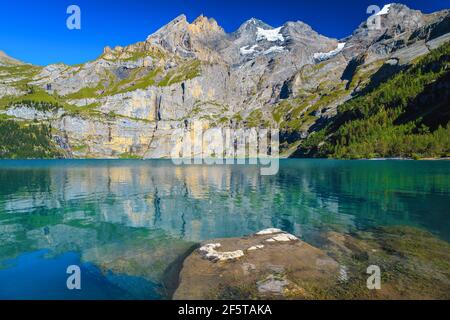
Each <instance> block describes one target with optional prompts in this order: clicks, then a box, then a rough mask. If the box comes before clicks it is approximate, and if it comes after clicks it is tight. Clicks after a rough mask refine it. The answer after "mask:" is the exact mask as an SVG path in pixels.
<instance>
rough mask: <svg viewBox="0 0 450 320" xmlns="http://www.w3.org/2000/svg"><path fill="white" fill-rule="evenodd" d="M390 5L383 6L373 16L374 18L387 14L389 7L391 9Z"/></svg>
mask: <svg viewBox="0 0 450 320" xmlns="http://www.w3.org/2000/svg"><path fill="white" fill-rule="evenodd" d="M392 5H393V4H392V3H391V4H387V5H385V6H384V7H383V9H381V11H380V12H378V13H376V14H375V16H383V15H385V14H388V13H389V10H390V9H391V7H392Z"/></svg>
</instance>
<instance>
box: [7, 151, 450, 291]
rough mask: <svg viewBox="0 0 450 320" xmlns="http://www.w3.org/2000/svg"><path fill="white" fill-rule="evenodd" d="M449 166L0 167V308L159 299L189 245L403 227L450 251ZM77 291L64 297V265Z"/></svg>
mask: <svg viewBox="0 0 450 320" xmlns="http://www.w3.org/2000/svg"><path fill="white" fill-rule="evenodd" d="M449 208H450V162H448V161H436V162H434V161H424V162H415V161H333V160H283V161H282V162H281V167H280V171H279V173H278V174H277V175H275V176H261V175H260V170H259V168H258V167H256V166H237V165H236V166H206V165H205V166H181V167H179V166H174V165H173V164H172V163H171V162H170V161H155V160H152V161H126V160H117V161H106V160H78V161H76V160H64V161H63V160H61V161H0V299H160V298H165V297H166V296H165V292H164V290H163V288H162V284H161V281H162V279H163V278H164V277H165V276H166V275H167V270H168V269H169V266H170V265H171V264H172V263H173V262H174V261H175V260H176V259H177V258H178V257H179V256H180V255H183V254H184V253H185V252H186V251H187V250H188V249H189V248H190V247H191V246H192V244H194V243H197V242H199V241H202V240H206V239H212V238H219V237H237V236H243V235H248V234H251V233H253V232H256V231H259V230H261V229H264V228H268V227H278V228H281V229H284V230H286V231H289V232H291V233H293V234H295V235H297V236H299V237H301V238H302V239H304V240H306V241H309V242H311V243H313V244H314V241H315V239H316V236H317V235H318V234H320V233H321V232H324V231H328V230H336V231H339V232H344V233H351V232H353V231H358V230H366V229H370V228H373V227H377V226H386V225H408V226H414V227H418V228H422V229H425V230H428V231H430V232H432V233H434V234H435V235H436V236H438V237H440V238H441V239H444V240H446V241H449V240H450V219H449V215H450V210H449ZM74 264H75V265H79V266H80V267H81V269H82V290H81V291H69V290H68V289H67V287H66V280H67V277H68V275H67V274H66V269H67V267H68V266H69V265H74Z"/></svg>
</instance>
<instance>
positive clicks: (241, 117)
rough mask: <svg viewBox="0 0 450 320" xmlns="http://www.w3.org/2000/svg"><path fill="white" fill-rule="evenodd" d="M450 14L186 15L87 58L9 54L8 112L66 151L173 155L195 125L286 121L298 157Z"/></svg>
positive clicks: (2, 76) (424, 48)
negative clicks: (40, 59)
mask: <svg viewBox="0 0 450 320" xmlns="http://www.w3.org/2000/svg"><path fill="white" fill-rule="evenodd" d="M449 21H450V12H449V11H448V10H446V11H441V12H436V13H433V14H423V13H421V12H420V11H416V10H412V9H409V8H408V7H406V6H404V5H401V4H392V5H388V6H386V7H385V8H383V10H382V11H381V12H380V13H378V14H377V15H376V16H374V17H372V18H371V19H369V20H368V22H364V23H362V24H361V25H360V26H359V27H358V28H357V30H355V31H354V32H353V34H352V35H350V36H349V37H347V38H345V39H331V38H328V37H326V36H324V35H320V34H319V33H317V32H315V31H314V30H313V29H312V28H311V27H310V26H308V25H307V24H305V23H303V22H300V21H297V22H287V23H285V24H284V25H282V26H280V27H277V28H274V27H271V26H269V25H267V24H266V23H264V22H262V21H260V20H257V19H251V20H249V21H247V22H245V23H244V24H242V26H241V27H240V28H239V29H238V30H237V31H235V32H233V33H226V32H225V31H224V30H223V29H222V28H221V27H220V26H219V25H218V23H217V22H216V21H215V20H214V19H210V18H206V17H203V16H200V17H198V18H197V19H196V20H195V21H194V22H192V23H189V22H188V21H187V19H186V17H185V16H184V15H182V16H179V17H177V18H176V19H174V20H173V21H171V22H170V23H168V24H167V25H166V26H164V27H162V28H161V29H159V30H158V31H157V32H155V33H154V34H152V35H150V36H149V37H148V38H147V39H146V40H145V41H142V42H139V43H136V44H132V45H129V46H126V47H115V48H109V47H107V48H105V49H104V52H103V53H102V55H101V56H100V57H98V59H96V60H94V61H90V62H87V63H84V64H81V65H76V66H68V65H64V64H55V65H49V66H47V67H44V68H41V67H36V66H32V65H28V64H23V63H20V62H18V61H16V60H14V59H12V58H9V57H7V56H6V55H5V54H3V53H1V54H0V112H1V115H0V116H1V118H2V121H15V122H20V123H21V126H23V125H28V124H30V123H35V120H36V121H37V122H38V123H41V124H45V125H48V126H49V127H50V128H51V133H50V136H49V144H51V145H52V148H58V149H60V151H61V152H60V154H61V156H64V157H75V158H84V157H94V158H119V157H137V158H168V157H170V152H171V150H172V149H173V146H174V144H176V143H177V142H175V141H174V140H173V133H174V131H175V130H178V131H180V130H181V131H184V132H185V133H186V134H189V133H190V132H191V131H192V130H193V123H194V122H195V121H196V120H203V121H204V123H205V126H206V127H220V128H230V129H233V130H236V129H239V128H254V127H266V128H267V127H272V128H273V127H277V128H280V129H281V132H282V137H281V139H282V141H281V142H282V151H283V153H284V154H285V155H291V154H292V153H294V152H295V151H296V150H297V149H298V147H299V145H300V143H301V141H303V139H305V138H307V137H308V136H310V135H311V134H312V133H314V132H315V131H317V130H319V129H320V128H321V125H322V124H323V123H324V122H326V121H327V120H328V119H332V118H333V117H334V116H335V115H336V113H337V108H338V106H340V105H341V104H343V103H344V102H346V101H348V100H350V99H352V98H353V97H354V96H355V95H357V94H358V93H360V92H363V91H364V89H365V88H366V87H367V86H368V85H372V86H376V85H378V84H379V83H381V82H383V81H385V80H386V79H388V78H389V77H391V76H392V75H393V74H395V73H397V72H399V71H400V70H403V68H406V67H408V66H410V65H412V64H414V63H415V62H416V61H417V59H418V58H419V57H421V56H424V55H426V54H428V53H429V52H430V51H431V50H433V49H435V48H437V47H439V46H441V45H442V44H444V43H446V42H447V41H448V40H449V39H450V25H449ZM374 75H375V76H376V77H375V78H374ZM374 79H375V80H376V81H375V82H374V81H373V80H374ZM37 102H39V103H41V102H45V103H49V104H52V105H53V106H54V107H52V108H46V109H45V110H42V104H39V103H37ZM39 106H41V108H40V107H39ZM206 156H211V155H206ZM2 157H8V152H6V151H5V152H3V153H2Z"/></svg>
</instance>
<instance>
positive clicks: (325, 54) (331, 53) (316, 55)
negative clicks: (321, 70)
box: [314, 43, 345, 61]
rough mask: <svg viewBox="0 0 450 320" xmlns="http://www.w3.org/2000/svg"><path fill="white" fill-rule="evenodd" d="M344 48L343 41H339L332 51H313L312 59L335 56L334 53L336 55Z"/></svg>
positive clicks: (317, 59)
mask: <svg viewBox="0 0 450 320" xmlns="http://www.w3.org/2000/svg"><path fill="white" fill-rule="evenodd" d="M344 48H345V43H339V44H338V46H337V48H336V49H334V50H332V51H329V52H318V53H314V59H315V60H316V61H325V60H329V59H331V58H333V57H335V56H336V55H338V54H339V53H340V52H341V51H342V50H343V49H344Z"/></svg>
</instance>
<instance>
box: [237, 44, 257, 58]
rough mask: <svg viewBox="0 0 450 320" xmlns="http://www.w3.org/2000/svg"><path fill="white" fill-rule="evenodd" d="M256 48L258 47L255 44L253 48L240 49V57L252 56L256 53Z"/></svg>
mask: <svg viewBox="0 0 450 320" xmlns="http://www.w3.org/2000/svg"><path fill="white" fill-rule="evenodd" d="M256 48H258V45H257V44H255V45H254V46H251V47H250V46H246V47H242V48H241V49H240V50H241V55H243V56H245V55H247V54H252V53H255V52H256Z"/></svg>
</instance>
